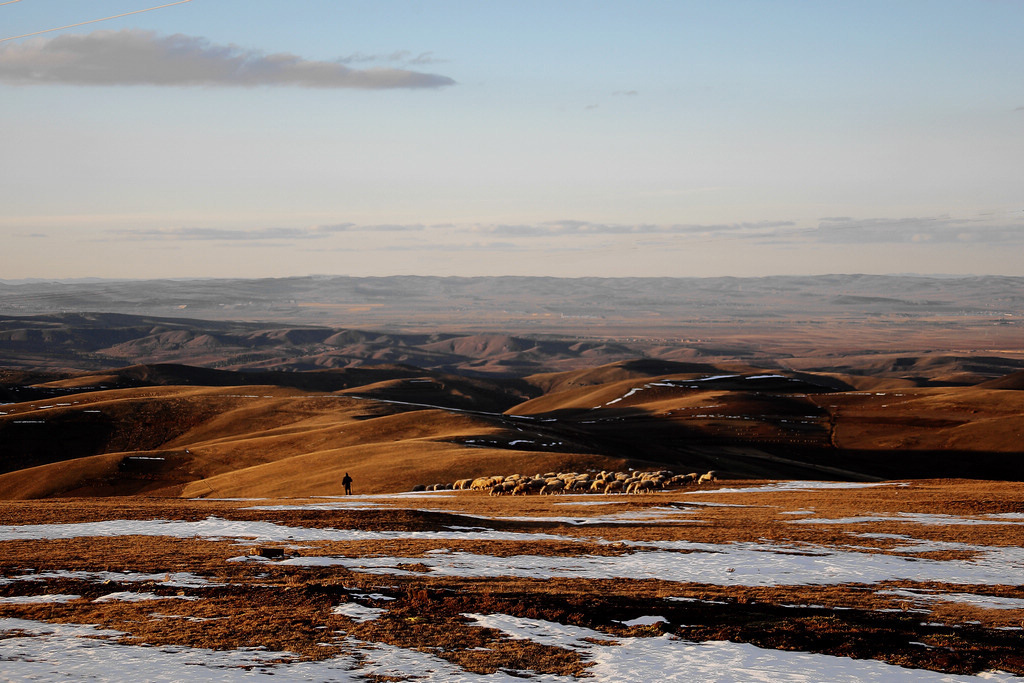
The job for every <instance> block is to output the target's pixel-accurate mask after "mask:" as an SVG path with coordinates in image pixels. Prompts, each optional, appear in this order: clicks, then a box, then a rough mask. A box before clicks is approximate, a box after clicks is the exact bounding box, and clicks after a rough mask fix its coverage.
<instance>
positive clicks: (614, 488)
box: [604, 479, 622, 493]
mask: <svg viewBox="0 0 1024 683" xmlns="http://www.w3.org/2000/svg"><path fill="white" fill-rule="evenodd" d="M621 491H622V480H620V479H616V480H615V481H610V482H608V485H607V486H605V487H604V492H605V493H620V492H621Z"/></svg>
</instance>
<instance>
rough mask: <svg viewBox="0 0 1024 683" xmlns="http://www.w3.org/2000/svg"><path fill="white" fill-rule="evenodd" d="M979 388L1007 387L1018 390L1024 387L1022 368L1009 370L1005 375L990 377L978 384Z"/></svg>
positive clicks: (1023, 371)
mask: <svg viewBox="0 0 1024 683" xmlns="http://www.w3.org/2000/svg"><path fill="white" fill-rule="evenodd" d="M978 388H979V389H1008V390H1013V391H1020V390H1022V389H1024V370H1021V371H1019V372H1011V373H1010V374H1009V375H1006V376H1005V377H1000V378H998V379H991V380H989V381H987V382H982V383H981V384H979V385H978Z"/></svg>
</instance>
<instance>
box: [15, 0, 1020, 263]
mask: <svg viewBox="0 0 1024 683" xmlns="http://www.w3.org/2000/svg"><path fill="white" fill-rule="evenodd" d="M152 7H153V5H151V4H149V3H140V2H138V1H137V0H136V1H132V0H97V1H96V2H92V3H88V4H83V3H75V2H72V1H71V0H52V1H51V2H48V3H38V2H32V1H23V2H15V3H7V4H5V5H4V6H2V7H0V24H2V25H3V26H4V28H3V29H2V33H0V92H2V93H3V98H4V105H5V107H4V122H5V126H4V127H3V133H0V136H2V137H0V139H2V141H3V143H4V148H5V150H6V151H7V154H6V159H7V164H6V165H5V174H4V182H3V183H0V203H2V205H3V206H4V208H5V211H4V212H3V216H0V235H2V239H3V247H4V248H3V250H2V254H0V276H2V277H3V278H5V280H8V281H9V280H20V279H32V278H38V279H80V278H100V279H160V278H210V277H228V278H236V277H240V278H262V277H302V276H305V275H307V274H309V273H339V274H345V275H347V276H352V277H363V276H390V275H434V276H466V277H473V276H483V275H511V276H516V275H518V276H564V277H640V276H657V277H716V276H734V277H759V276H775V275H816V274H830V273H864V274H892V273H906V272H908V271H912V272H919V273H943V274H946V275H952V276H970V275H1009V276H1019V275H1024V260H1022V259H1020V258H1019V255H1020V253H1021V251H1022V248H1024V196H1022V192H1021V188H1022V187H1024V164H1021V162H1020V160H1021V159H1024V81H1022V80H1021V78H1020V74H1021V73H1024V42H1022V41H1020V39H1019V31H1018V27H1019V26H1021V25H1024V4H1021V3H1018V2H1011V1H1009V0H994V1H992V2H984V3H978V2H967V1H965V0H908V1H907V2H902V3H897V4H894V3H888V2H879V1H869V2H864V3H857V4H842V3H803V2H796V1H782V2H768V1H767V0H765V1H753V0H752V1H746V2H735V3H715V4H707V3H698V2H666V1H655V0H649V1H646V2H639V3H629V4H628V5H627V4H626V3H617V2H582V1H569V2H564V3H557V4H554V5H552V4H550V3H541V2H514V3H513V2H505V1H503V2H494V3H467V2H457V1H453V0H446V1H443V2H437V3H431V4H429V5H422V4H419V3H412V2H393V3H385V4H381V3H367V2H346V3H337V2H325V1H324V0H306V1H304V2H299V3H253V2H241V1H240V0H220V1H219V2H217V3H211V2H208V1H207V0H191V1H185V2H178V3H175V4H174V5H173V6H165V7H161V8H160V9H155V10H154V11H144V12H139V10H146V9H149V8H152ZM125 13H133V14H129V15H127V16H121V17H119V18H115V19H110V20H104V21H96V20H98V19H104V18H106V17H112V16H115V15H120V14H125ZM86 22H91V23H86ZM75 24H81V25H75ZM72 25H75V26H72ZM61 26H71V27H70V28H64V29H62V30H57V31H49V29H54V28H57V27H61ZM37 32H42V33H39V34H38V35H27V34H33V33H37ZM22 36H24V37H22Z"/></svg>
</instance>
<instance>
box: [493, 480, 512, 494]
mask: <svg viewBox="0 0 1024 683" xmlns="http://www.w3.org/2000/svg"><path fill="white" fill-rule="evenodd" d="M515 489H516V487H515V485H514V484H512V483H501V484H495V485H494V486H493V487H492V488H491V494H490V495H492V496H503V495H505V494H506V493H513V492H514V491H515Z"/></svg>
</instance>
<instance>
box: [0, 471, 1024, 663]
mask: <svg viewBox="0 0 1024 683" xmlns="http://www.w3.org/2000/svg"><path fill="white" fill-rule="evenodd" d="M869 486H876V485H872V484H827V483H821V482H780V483H777V484H773V485H771V486H767V487H758V488H736V489H727V488H726V489H718V490H716V491H714V493H715V494H723V497H724V498H725V499H727V500H728V499H729V496H730V494H734V493H741V492H749V491H756V492H764V493H767V494H770V493H772V492H783V491H785V492H792V491H801V490H809V489H813V488H826V487H829V488H841V487H842V488H864V487H869ZM889 486H893V485H892V484H889ZM897 486H899V484H897ZM703 493H711V492H703ZM685 495H686V494H680V496H685ZM423 497H424V496H423V495H422V494H420V495H419V496H416V497H413V496H377V497H371V496H367V497H358V499H346V500H328V501H318V502H313V503H308V504H304V503H296V504H288V505H266V506H262V505H261V506H257V507H251V508H247V509H248V510H253V511H255V510H263V511H268V512H273V511H293V510H310V511H331V510H366V509H381V508H382V507H385V506H384V504H383V502H382V501H385V500H388V501H390V507H391V509H394V507H393V506H394V505H398V506H399V508H400V509H401V506H403V505H408V508H407V509H421V508H417V507H415V506H416V504H417V500H416V499H417V498H423ZM426 497H427V498H430V499H433V500H435V501H436V500H437V498H439V497H440V496H426ZM353 498H356V497H353ZM664 500H666V501H673V502H676V503H677V505H679V504H680V503H682V502H683V501H687V500H688V498H686V497H677V498H672V499H669V498H666V499H664ZM615 502H617V501H614V500H607V501H606V500H602V501H599V502H595V501H593V500H587V499H586V498H584V497H581V498H579V499H578V500H573V499H565V500H564V502H563V503H560V504H578V505H612V504H613V503H615ZM690 505H691V503H689V502H686V503H685V505H683V506H677V507H668V506H665V504H664V502H662V503H659V505H658V506H653V507H650V508H648V509H647V510H631V511H622V512H615V511H614V510H613V511H608V512H605V511H603V510H601V511H599V512H601V513H604V514H598V515H595V516H590V517H588V516H580V517H571V516H558V517H548V516H544V517H526V516H523V517H504V518H501V519H502V520H504V521H509V520H518V521H524V522H537V521H544V522H551V521H559V522H563V523H567V524H572V525H574V526H585V525H595V524H604V525H607V527H606V528H604V529H594V530H593V531H594V533H593V534H592V535H589V536H585V537H581V536H578V535H569V534H568V533H564V534H558V533H522V532H514V531H499V530H493V529H488V528H484V527H448V528H447V530H438V531H372V530H359V529H344V528H311V527H303V526H297V525H296V526H293V525H289V524H285V523H281V522H270V521H242V520H231V519H223V518H220V517H208V518H207V519H203V520H198V521H181V520H171V519H163V520H161V519H156V520H106V521H99V522H85V523H73V524H32V525H5V526H0V544H2V543H4V542H8V541H32V540H44V539H72V538H81V537H104V538H121V537H127V536H152V537H158V536H159V537H174V538H183V539H197V540H198V539H207V540H228V541H233V542H237V543H240V544H242V543H245V544H251V543H253V542H258V543H283V544H301V543H315V542H318V541H327V542H344V541H398V540H415V541H426V542H434V543H436V547H435V548H434V549H433V550H431V551H428V552H426V553H425V554H423V555H416V556H408V557H389V556H362V557H343V556H314V555H308V554H307V555H303V556H297V557H291V558H288V559H285V560H280V561H273V560H267V559H264V558H258V557H253V556H250V555H239V556H238V557H235V558H232V559H231V560H229V562H242V563H265V564H268V565H269V564H273V565H276V566H282V567H303V566H305V567H320V566H339V567H344V568H346V569H348V570H350V571H353V572H357V573H360V574H369V575H385V576H388V575H390V576H415V575H417V574H418V575H420V576H429V577H438V578H446V577H458V578H482V579H488V578H494V579H498V578H509V577H511V578H526V579H541V580H544V579H554V578H575V579H634V580H645V579H657V580H659V581H666V582H677V583H679V584H680V585H681V586H682V585H684V584H693V583H698V584H704V585H715V586H725V587H730V586H736V587H750V586H757V587H775V586H800V585H805V586H806V585H811V586H819V585H840V584H859V585H862V586H870V585H872V584H879V583H881V582H887V581H898V580H904V579H907V580H912V581H915V582H935V583H940V584H941V583H945V584H952V585H955V586H957V588H956V590H949V592H941V591H938V590H925V589H918V588H913V589H910V588H906V589H903V588H901V589H893V588H891V587H890V588H885V589H883V588H881V587H880V588H878V589H877V590H878V594H879V595H886V596H889V597H891V598H892V599H894V600H905V601H906V602H907V603H908V604H910V605H912V606H913V607H914V608H915V609H916V608H920V607H924V608H926V609H925V610H924V611H928V610H927V608H928V607H929V606H930V605H935V604H940V603H943V604H948V603H958V604H962V605H966V606H969V607H972V608H980V609H990V610H1001V611H1003V610H1017V609H1024V599H1021V598H1009V597H997V596H991V595H981V594H980V593H981V592H982V591H979V593H972V592H971V586H978V587H981V586H991V585H1002V586H1006V585H1009V586H1020V585H1024V548H1021V547H1019V546H1013V545H1007V546H995V545H992V546H989V545H980V544H971V543H959V542H950V541H935V540H924V539H921V538H916V537H915V536H914V529H915V528H922V527H926V526H928V525H935V524H941V525H953V526H959V525H985V526H986V527H987V526H988V525H996V524H1003V525H1007V526H1008V527H1013V526H1015V525H1019V524H1021V523H1022V522H1024V515H1021V514H1018V513H1004V514H985V515H976V516H961V517H957V516H952V515H945V514H934V515H923V514H905V513H904V514H887V515H863V516H860V517H851V518H844V519H826V518H819V517H817V516H816V512H815V511H814V510H813V509H810V510H809V509H799V510H780V511H779V512H780V514H787V513H790V514H793V515H801V516H806V518H804V517H800V518H793V519H788V520H787V521H786V522H785V524H786V525H787V528H789V527H788V525H789V524H839V523H842V524H857V523H861V522H864V523H867V522H874V521H885V522H899V523H902V524H904V525H905V526H904V527H901V530H902V529H904V528H905V529H907V532H906V533H905V534H901V535H894V534H872V533H855V535H856V536H857V537H858V539H859V540H860V541H862V542H864V541H866V542H867V543H866V544H864V543H862V544H860V545H853V544H851V545H845V546H831V545H830V546H825V545H816V544H811V543H785V542H777V541H771V540H767V539H764V540H761V541H758V542H729V543H718V544H713V543H699V542H692V541H672V540H647V541H636V540H622V539H621V538H618V537H617V536H615V532H614V531H611V530H610V529H612V528H614V527H613V525H617V524H625V523H630V524H641V525H656V524H658V523H662V522H664V523H672V524H678V523H679V522H683V521H695V522H696V521H700V520H696V519H691V517H692V516H693V515H694V513H695V511H697V510H699V509H700V508H701V507H702V506H704V507H707V508H714V507H716V506H722V507H733V506H734V505H733V504H730V503H714V502H707V501H693V503H692V508H691V507H690ZM737 507H738V506H737ZM480 519H487V518H480ZM495 519H497V518H495ZM589 531H590V529H589V528H587V529H586V531H585V533H589ZM872 540H877V541H878V543H877V544H873V543H872ZM453 541H467V542H480V541H501V542H527V543H529V542H535V541H559V542H563V543H578V544H580V547H581V553H585V552H586V549H585V548H586V544H596V545H599V546H606V545H610V544H615V545H616V547H617V549H620V550H621V551H622V554H618V555H616V554H612V555H596V554H580V555H577V556H565V555H561V556H557V557H552V556H545V555H540V554H537V555H534V554H518V555H508V556H497V555H489V554H486V553H484V552H463V551H455V550H452V549H450V548H449V547H448V546H449V545H450V543H451V542H453ZM524 547H529V546H524ZM0 551H2V546H0ZM944 551H958V552H956V553H953V554H951V555H949V557H950V558H951V559H936V558H935V557H925V556H921V555H920V554H921V553H932V552H944ZM409 565H415V567H410V566H409ZM232 566H237V565H232ZM413 570H415V571H413ZM19 572H20V573H18V572H12V573H11V574H9V575H8V576H6V577H0V585H4V586H10V585H12V584H16V583H24V584H26V585H31V586H36V585H38V586H39V589H38V590H39V591H44V590H46V588H45V586H46V583H45V581H46V580H48V579H72V580H78V581H83V582H89V583H95V584H103V583H105V582H110V583H117V584H119V586H118V588H119V590H112V592H110V593H107V594H106V595H103V596H101V597H99V598H95V597H94V598H92V602H93V603H104V602H125V601H131V602H138V603H140V604H146V602H145V601H149V600H166V599H169V598H174V599H177V600H196V598H195V597H194V596H189V595H185V594H184V591H179V593H182V594H180V595H176V596H169V595H159V594H157V593H155V592H153V591H152V590H151V589H152V588H153V584H156V585H159V586H161V587H175V588H185V589H187V588H194V589H199V588H209V587H210V586H216V585H218V584H217V582H216V581H212V580H211V579H208V578H205V577H203V576H198V575H195V574H191V573H187V572H177V573H167V574H154V573H142V572H99V571H91V572H89V571H71V570H47V571H40V570H32V569H28V568H26V569H25V570H23V571H22V570H19ZM135 583H138V584H140V586H139V590H137V591H133V590H126V589H125V586H124V584H135ZM142 584H145V586H143V585H142ZM143 588H145V590H143ZM33 590H35V589H33ZM72 590H77V589H72ZM26 592H29V591H26ZM83 592H85V591H83ZM680 592H683V591H680ZM86 594H88V593H86ZM93 595H95V593H93ZM351 597H354V598H365V599H368V600H373V601H375V603H376V604H377V605H378V606H366V605H361V604H358V603H356V602H345V603H342V604H340V605H336V606H335V607H333V608H332V609H331V613H332V614H334V615H338V616H341V617H344V618H346V619H350V620H351V621H352V622H355V623H363V622H367V621H373V620H376V619H379V618H381V617H382V616H384V615H386V614H387V611H388V607H387V605H388V604H390V603H388V602H387V601H388V600H389V599H390V598H388V597H387V596H385V595H382V594H372V593H367V594H354V595H353V596H351ZM673 599H675V600H693V598H689V597H681V596H680V597H678V598H672V597H669V598H666V600H668V601H671V600H673ZM79 600H82V598H80V597H79V596H78V595H74V594H70V592H64V593H61V592H56V591H54V592H53V593H40V594H35V595H18V596H13V597H5V598H0V607H4V606H11V608H14V607H15V606H18V605H24V606H29V607H31V606H33V605H35V606H38V605H45V604H47V603H52V604H54V605H66V604H68V603H73V602H75V601H79ZM657 604H658V603H657V601H652V607H651V609H652V611H651V613H650V614H648V615H645V616H641V617H639V618H637V619H633V620H630V621H628V622H622V623H624V624H627V625H633V626H638V627H644V626H645V625H656V624H658V623H660V622H662V621H664V618H663V617H661V616H659V615H658V613H657ZM662 604H666V603H662ZM381 605H382V606H381ZM172 616H173V615H172ZM172 616H166V615H161V614H158V613H156V612H154V613H153V614H152V618H153V619H163V618H172ZM465 616H466V617H467V618H469V619H470V620H471V622H472V623H473V624H475V625H476V626H479V627H481V628H488V629H495V630H497V631H499V632H501V633H502V634H504V635H505V636H506V637H507V638H510V639H527V640H531V641H534V642H537V643H540V644H544V645H549V646H554V647H559V648H564V649H567V650H572V651H574V652H577V653H578V654H579V655H580V656H581V657H582V659H583V660H584V661H585V662H586V663H588V664H589V665H590V667H589V669H588V672H589V674H591V675H592V676H593V679H592V680H595V681H597V682H599V683H603V682H605V681H753V682H761V681H764V682H768V681H771V682H775V681H801V682H803V681H904V680H905V681H969V680H998V681H1010V680H1024V679H1022V678H1016V677H1014V676H1011V675H1009V674H1005V673H996V672H988V673H983V674H980V675H978V676H955V675H950V674H940V673H934V672H930V671H925V670H919V669H905V668H901V667H897V666H893V665H890V664H886V663H884V662H880V661H875V660H855V659H850V658H843V657H833V656H828V655H821V654H812V653H806V652H791V651H782V650H768V649H762V648H758V647H755V646H753V645H749V644H741V643H731V642H725V641H710V642H700V643H698V642H693V641H688V640H685V639H681V638H679V637H676V636H672V635H668V634H666V635H659V636H655V637H620V636H616V637H614V638H612V637H611V636H609V635H608V634H605V633H601V632H599V631H594V630H590V629H585V628H581V627H577V626H571V625H565V624H558V623H553V622H550V621H542V620H537V619H524V618H519V617H513V616H509V615H506V614H467V615H465ZM173 618H182V617H181V616H180V615H178V616H174V617H173ZM186 618H191V617H186ZM196 620H199V619H198V618H196ZM1005 628H1007V629H1011V628H1016V627H1005ZM121 635H122V634H120V633H118V632H116V631H110V630H103V629H100V628H97V627H95V626H90V625H82V624H58V623H44V622H40V621H31V620H27V619H18V618H0V680H11V681H21V680H37V681H56V680H61V681H64V680H76V681H77V680H82V681H115V680H116V681H122V680H146V681H179V680H185V679H187V680H195V681H236V680H237V681H243V680H244V681H249V680H260V679H264V678H269V677H270V676H273V677H274V678H273V680H277V681H282V680H284V681H292V680H296V681H298V680H310V681H320V680H337V681H365V680H367V677H373V676H377V677H392V678H395V679H398V680H405V679H408V680H430V681H476V680H488V681H520V680H522V676H523V675H524V674H528V675H529V676H530V678H531V680H536V681H567V680H573V679H571V678H570V677H564V676H555V675H552V674H539V673H537V672H519V671H498V672H496V673H494V674H490V675H480V674H475V673H471V672H468V671H466V670H463V669H462V668H460V667H458V666H457V665H455V664H453V663H451V662H449V661H447V660H445V659H442V658H441V657H438V656H436V655H435V654H431V653H430V652H425V651H421V650H414V649H403V648H400V647H395V646H392V645H388V644H385V643H380V642H365V641H360V640H356V639H354V638H353V637H351V636H349V635H346V634H345V633H343V632H340V631H336V632H331V631H324V638H325V640H329V641H331V642H332V643H333V644H338V645H341V647H342V650H343V652H344V653H345V654H342V655H339V656H337V657H334V658H332V659H328V660H325V661H303V660H302V659H301V658H300V657H299V656H298V655H296V654H294V653H287V652H270V651H267V650H263V649H258V648H253V649H238V650H230V651H215V650H206V649H198V648H189V647H183V646H147V645H141V646H140V645H129V644H122V643H121V642H120V640H119V639H120V636H121ZM921 647H922V648H927V647H929V646H926V645H924V644H922V645H921Z"/></svg>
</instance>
